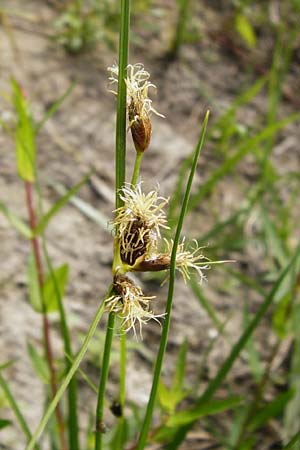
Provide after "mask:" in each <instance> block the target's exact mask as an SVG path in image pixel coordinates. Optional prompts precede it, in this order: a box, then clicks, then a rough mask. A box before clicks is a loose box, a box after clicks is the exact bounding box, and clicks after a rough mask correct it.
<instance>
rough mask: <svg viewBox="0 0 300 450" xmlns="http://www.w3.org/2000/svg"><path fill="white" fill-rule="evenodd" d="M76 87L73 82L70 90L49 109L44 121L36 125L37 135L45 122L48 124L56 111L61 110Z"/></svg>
mask: <svg viewBox="0 0 300 450" xmlns="http://www.w3.org/2000/svg"><path fill="white" fill-rule="evenodd" d="M74 87H75V82H73V83H72V84H71V85H70V86H69V87H68V89H67V90H66V91H65V92H64V93H63V95H62V96H61V97H59V98H58V99H57V100H56V102H54V103H53V104H52V105H51V106H50V108H48V109H47V111H46V113H45V115H44V117H43V118H42V120H41V121H40V122H39V123H38V124H37V125H36V127H35V132H36V134H38V133H39V131H40V130H41V128H42V127H43V126H44V124H45V122H47V120H48V119H50V117H52V116H53V115H54V114H55V113H56V111H57V110H58V109H59V108H60V106H61V105H62V103H63V102H64V100H65V99H66V98H67V97H68V96H69V95H70V94H71V92H72V91H73V89H74Z"/></svg>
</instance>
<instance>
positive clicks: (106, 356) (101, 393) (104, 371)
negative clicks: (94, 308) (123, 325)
mask: <svg viewBox="0 0 300 450" xmlns="http://www.w3.org/2000/svg"><path fill="white" fill-rule="evenodd" d="M114 326H115V313H114V312H111V313H110V314H109V316H108V321H107V328H106V337H105V344H104V353H103V358H102V365H101V376H100V382H99V390H98V401H97V409H96V431H95V450H101V449H102V434H103V433H104V431H105V429H104V423H103V412H104V398H105V388H106V382H107V377H108V370H109V361H110V353H111V344H112V339H113V334H114Z"/></svg>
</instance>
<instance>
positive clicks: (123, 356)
mask: <svg viewBox="0 0 300 450" xmlns="http://www.w3.org/2000/svg"><path fill="white" fill-rule="evenodd" d="M126 343H127V335H126V332H125V331H124V330H122V329H121V336H120V391H119V401H120V405H121V410H122V412H123V409H124V405H125V399H126V353H127V348H126V347H127V346H126ZM122 415H123V413H122Z"/></svg>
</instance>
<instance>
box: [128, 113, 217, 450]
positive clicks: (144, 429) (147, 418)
mask: <svg viewBox="0 0 300 450" xmlns="http://www.w3.org/2000/svg"><path fill="white" fill-rule="evenodd" d="M208 116H209V113H208V112H207V113H206V116H205V119H204V122H203V125H202V129H201V133H200V138H199V141H198V145H197V148H196V150H195V153H194V159H193V163H192V167H191V170H190V175H189V178H188V182H187V186H186V190H185V195H184V199H183V203H182V208H181V212H180V216H179V220H178V224H177V229H176V233H175V238H174V244H173V248H172V254H171V264H170V279H169V291H168V298H167V305H166V311H165V319H164V324H163V329H162V334H161V339H160V345H159V350H158V354H157V359H156V362H155V367H154V374H153V381H152V388H151V392H150V398H149V402H148V405H147V410H146V414H145V418H144V422H143V425H142V429H141V434H140V437H139V441H138V444H137V447H136V450H143V449H144V447H145V445H146V442H147V437H148V433H149V428H150V425H151V420H152V415H153V410H154V404H155V400H156V395H157V389H158V383H159V379H160V374H161V369H162V364H163V359H164V355H165V351H166V347H167V341H168V335H169V328H170V319H171V309H172V304H173V293H174V283H175V269H176V252H177V246H178V243H179V239H180V234H181V230H182V226H183V221H184V218H185V214H186V211H187V207H188V201H189V197H190V192H191V187H192V182H193V178H194V175H195V171H196V167H197V162H198V158H199V155H200V152H201V149H202V146H203V142H204V137H205V132H206V127H207V122H208Z"/></svg>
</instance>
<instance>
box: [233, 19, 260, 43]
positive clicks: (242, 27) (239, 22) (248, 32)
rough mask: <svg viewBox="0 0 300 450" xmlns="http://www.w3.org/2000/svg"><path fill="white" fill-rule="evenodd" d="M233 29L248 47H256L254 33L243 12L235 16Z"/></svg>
mask: <svg viewBox="0 0 300 450" xmlns="http://www.w3.org/2000/svg"><path fill="white" fill-rule="evenodd" d="M235 29H236V31H237V32H238V33H239V34H240V36H241V37H242V38H243V40H244V41H245V43H246V44H247V45H248V47H250V48H255V47H256V41H257V40H256V34H255V31H254V28H253V27H252V25H251V23H250V22H249V20H248V19H247V17H246V16H245V15H244V14H237V15H236V17H235Z"/></svg>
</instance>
